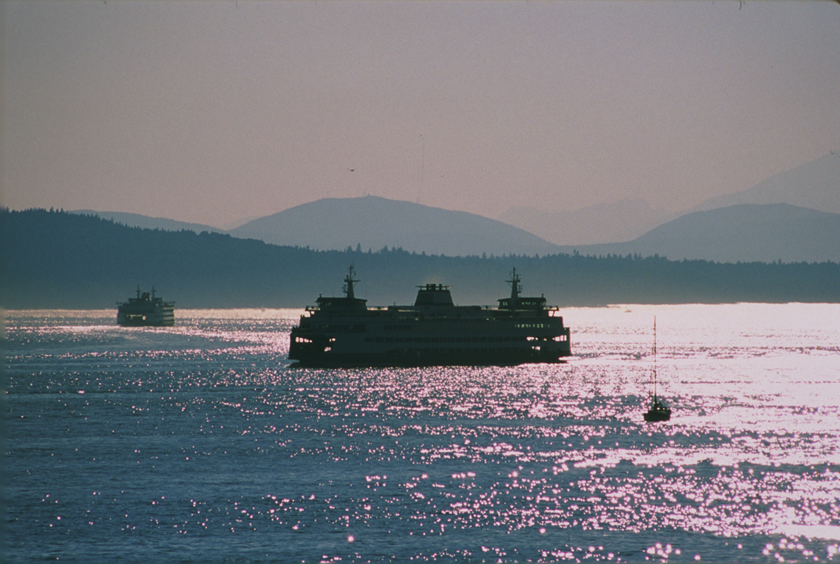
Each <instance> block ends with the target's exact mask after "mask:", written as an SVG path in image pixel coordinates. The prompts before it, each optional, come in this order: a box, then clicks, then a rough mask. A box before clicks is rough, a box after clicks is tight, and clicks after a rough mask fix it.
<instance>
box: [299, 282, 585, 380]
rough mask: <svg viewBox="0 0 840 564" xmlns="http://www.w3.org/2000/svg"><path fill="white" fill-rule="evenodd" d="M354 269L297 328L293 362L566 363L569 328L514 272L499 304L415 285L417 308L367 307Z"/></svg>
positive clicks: (334, 364) (338, 364)
mask: <svg viewBox="0 0 840 564" xmlns="http://www.w3.org/2000/svg"><path fill="white" fill-rule="evenodd" d="M353 276H354V271H353V268H352V267H351V268H350V272H349V273H348V274H347V275H346V276H345V278H344V294H345V295H344V297H319V298H318V299H317V300H316V304H317V305H315V306H310V307H307V308H306V312H305V313H304V314H303V315H302V316H301V318H300V324H299V325H298V326H297V327H295V328H294V329H292V334H291V344H290V347H289V359H290V360H296V361H298V365H300V366H315V367H353V366H435V365H438V366H439V365H474V366H475V365H495V366H502V365H515V364H523V363H541V362H562V359H563V357H567V356H570V355H571V354H572V352H571V343H570V339H569V329H568V328H567V327H565V326H564V325H563V318H562V317H561V316H560V315H559V313H558V308H557V307H556V306H547V305H546V300H545V298H543V297H539V298H534V297H525V296H521V295H520V292H521V289H522V287H521V285H520V280H519V275H518V274H517V273H516V269H514V270H513V273H512V276H511V280H508V283H509V284H510V285H511V292H510V297H509V298H503V299H500V300H499V305H498V307H482V306H456V305H455V304H454V303H453V301H452V295H451V293H450V289H449V286H444V285H442V284H425V285H423V286H418V288H419V291H418V292H417V299H416V300H415V301H414V305H412V306H408V305H406V306H398V305H393V306H387V307H368V306H367V300H364V299H361V298H357V297H356V295H355V290H354V285H355V284H356V283H357V282H358V280H356V279H354V277H353Z"/></svg>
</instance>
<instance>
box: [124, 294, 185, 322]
mask: <svg viewBox="0 0 840 564" xmlns="http://www.w3.org/2000/svg"><path fill="white" fill-rule="evenodd" d="M117 306H118V308H117V325H122V326H125V327H166V326H171V325H175V302H165V301H163V298H158V297H156V296H155V289H154V288H152V292H151V294H150V293H149V292H140V288H139V287H138V288H137V297H136V298H128V301H127V302H117Z"/></svg>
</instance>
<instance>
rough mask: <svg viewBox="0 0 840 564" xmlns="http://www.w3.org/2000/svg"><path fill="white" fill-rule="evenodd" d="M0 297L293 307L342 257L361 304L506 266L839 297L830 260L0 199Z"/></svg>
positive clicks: (589, 299) (733, 295)
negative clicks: (176, 223) (150, 221)
mask: <svg viewBox="0 0 840 564" xmlns="http://www.w3.org/2000/svg"><path fill="white" fill-rule="evenodd" d="M0 221H2V228H3V251H2V255H3V262H4V264H3V268H2V276H3V284H2V305H3V307H5V308H8V309H25V308H67V309H87V308H115V307H116V306H115V303H116V302H117V301H121V300H125V299H126V298H128V297H129V296H131V295H133V294H134V292H135V289H136V288H137V287H138V285H139V286H140V287H142V288H143V289H146V290H148V289H150V288H151V287H152V286H154V287H155V288H156V289H157V291H158V295H160V296H162V297H164V298H165V299H167V300H175V302H176V307H180V308H232V307H296V308H297V307H303V306H306V305H309V304H313V303H314V301H315V299H316V298H317V297H318V295H319V294H323V295H325V296H329V295H341V281H342V278H343V276H344V274H345V273H346V271H347V268H348V266H350V265H351V264H352V265H354V266H355V268H356V272H357V275H358V277H359V278H360V279H361V283H360V284H359V285H358V286H357V296H358V297H363V298H366V299H368V303H369V304H370V305H389V304H393V303H400V304H405V303H412V302H413V301H414V295H415V292H416V290H415V286H416V285H418V284H425V283H431V282H434V283H442V284H447V285H450V286H452V294H453V298H454V299H455V301H456V303H458V304H461V305H466V304H471V303H475V304H481V305H494V304H495V303H496V300H497V299H498V298H501V297H505V296H507V295H508V294H509V291H510V290H509V286H508V285H507V284H506V283H505V280H508V279H509V277H510V271H511V269H512V268H513V267H516V269H517V271H518V272H519V273H520V274H521V275H522V280H523V284H524V290H525V293H526V294H531V295H545V297H546V298H547V299H548V302H549V303H551V304H556V305H560V306H572V305H602V304H611V303H693V302H697V303H712V302H737V301H755V302H787V301H799V302H838V301H840V265H838V264H837V263H820V264H804V263H799V264H787V263H785V264H781V263H771V264H765V263H749V264H718V263H711V262H706V261H680V262H674V261H669V260H666V259H663V258H659V257H652V258H650V257H649V258H642V257H640V256H638V255H637V256H626V257H618V256H610V257H603V258H595V257H585V256H580V255H552V256H545V257H524V256H503V257H492V256H491V257H444V256H433V255H423V254H415V253H408V252H405V251H402V250H393V249H383V250H380V251H378V252H363V251H354V250H350V249H348V250H347V251H326V252H323V251H318V252H316V251H311V250H308V249H302V248H294V247H281V246H275V245H268V244H265V243H263V242H261V241H256V240H243V239H237V238H234V237H231V236H229V235H224V234H218V233H206V232H205V233H201V234H197V233H194V232H191V231H178V232H171V231H161V230H150V229H140V228H132V227H126V226H123V225H120V224H117V223H114V222H112V221H108V220H104V219H101V218H98V217H92V216H84V215H75V214H69V213H64V212H60V211H45V210H27V211H20V212H18V211H2V212H0Z"/></svg>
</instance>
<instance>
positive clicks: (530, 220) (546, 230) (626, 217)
mask: <svg viewBox="0 0 840 564" xmlns="http://www.w3.org/2000/svg"><path fill="white" fill-rule="evenodd" d="M739 204H791V205H793V206H798V207H802V208H811V209H815V210H820V211H825V212H831V213H840V155H839V154H837V153H833V152H830V153H828V154H826V155H823V156H822V157H820V158H818V159H816V160H814V161H811V162H809V163H805V164H802V165H800V166H797V167H795V168H793V169H790V170H787V171H784V172H780V173H778V174H775V175H773V176H771V177H770V178H768V179H766V180H764V181H762V182H760V183H759V184H757V185H755V186H753V187H752V188H749V189H746V190H743V191H741V192H736V193H734V194H726V195H723V196H717V197H714V198H710V199H708V200H706V201H704V202H702V203H701V204H699V205H698V206H695V207H693V208H690V209H687V210H683V211H680V212H673V211H668V210H664V209H655V208H651V207H650V205H648V203H647V202H646V201H644V200H622V201H620V202H615V203H610V204H599V205H597V206H590V207H585V208H580V209H576V210H564V211H557V212H550V211H546V210H541V209H537V208H532V207H514V208H511V209H509V210H507V211H506V212H505V213H503V214H502V215H501V216H499V220H501V221H503V222H505V223H509V224H510V225H514V226H516V227H520V228H522V229H526V230H528V231H530V232H531V233H534V234H535V235H537V236H539V237H542V238H543V239H545V240H547V241H550V242H552V243H554V244H556V245H561V246H564V247H569V246H575V245H577V246H580V245H593V244H604V243H621V242H627V241H632V240H634V239H636V238H637V237H640V236H642V235H644V234H645V233H647V232H648V231H650V230H651V229H654V228H656V227H658V226H660V225H663V224H665V223H667V222H669V221H671V220H673V219H676V218H678V217H680V216H682V215H686V214H688V213H692V212H698V211H708V210H712V209H717V208H723V207H728V206H734V205H739Z"/></svg>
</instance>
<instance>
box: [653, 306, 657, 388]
mask: <svg viewBox="0 0 840 564" xmlns="http://www.w3.org/2000/svg"><path fill="white" fill-rule="evenodd" d="M656 379H657V378H656V316H655V315H654V316H653V401H656Z"/></svg>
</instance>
